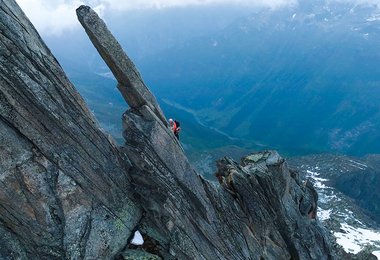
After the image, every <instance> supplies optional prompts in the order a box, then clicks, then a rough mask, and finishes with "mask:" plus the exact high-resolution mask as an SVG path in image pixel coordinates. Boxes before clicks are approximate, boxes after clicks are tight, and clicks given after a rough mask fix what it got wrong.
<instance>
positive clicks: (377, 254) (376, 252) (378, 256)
mask: <svg viewBox="0 0 380 260" xmlns="http://www.w3.org/2000/svg"><path fill="white" fill-rule="evenodd" d="M372 254H373V255H375V256H376V257H377V259H380V251H373V252H372Z"/></svg>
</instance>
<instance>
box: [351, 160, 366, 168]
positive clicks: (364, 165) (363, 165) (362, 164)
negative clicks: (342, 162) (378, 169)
mask: <svg viewBox="0 0 380 260" xmlns="http://www.w3.org/2000/svg"><path fill="white" fill-rule="evenodd" d="M349 161H350V162H352V163H354V164H357V165H360V166H362V167H364V168H368V166H367V165H366V164H364V163H360V162H357V161H354V160H349Z"/></svg>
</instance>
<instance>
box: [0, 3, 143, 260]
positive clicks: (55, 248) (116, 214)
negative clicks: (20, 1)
mask: <svg viewBox="0 0 380 260" xmlns="http://www.w3.org/2000/svg"><path fill="white" fill-rule="evenodd" d="M0 32H1V37H0V132H1V136H0V139H1V141H0V180H1V181H0V258H5V259H7V258H24V259H28V258H48V259H52V258H61V259H62V258H74V259H77V258H92V259H94V258H109V257H111V256H113V255H115V254H116V253H117V252H118V251H120V250H121V248H123V247H124V246H125V244H126V239H127V238H128V236H129V234H130V232H131V230H132V229H133V228H134V226H135V224H136V223H137V222H138V221H139V219H140V217H141V210H140V207H139V206H137V205H135V203H134V202H133V201H132V199H131V195H132V192H131V188H130V177H129V174H127V172H128V171H129V169H130V168H131V164H130V162H129V161H128V159H127V158H126V157H125V156H123V155H122V154H120V153H119V152H118V150H117V147H116V146H115V145H114V144H113V142H111V141H110V140H109V139H108V138H107V136H106V135H105V134H104V133H102V132H101V131H100V130H99V126H98V124H97V123H96V121H95V119H94V118H93V116H92V115H91V113H90V111H89V110H88V108H87V107H86V105H85V104H84V102H83V100H82V98H81V97H80V95H79V94H78V92H77V91H76V90H75V89H74V87H73V85H72V84H71V83H70V82H69V80H68V79H67V77H66V75H65V74H64V72H63V71H62V68H61V67H60V65H59V64H58V62H57V61H56V60H55V58H54V57H53V56H52V54H51V53H50V51H49V49H48V48H47V47H46V46H45V44H44V43H43V42H42V40H41V38H40V37H39V35H38V33H37V32H36V31H35V29H34V27H33V25H32V24H31V23H30V22H29V21H28V20H27V18H26V17H25V15H24V14H23V12H22V11H21V9H20V8H19V7H18V6H17V5H16V3H15V2H14V1H1V2H0Z"/></svg>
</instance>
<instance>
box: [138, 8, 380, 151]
mask: <svg viewBox="0 0 380 260" xmlns="http://www.w3.org/2000/svg"><path fill="white" fill-rule="evenodd" d="M378 14H379V10H378V9H377V7H376V6H374V5H358V4H356V5H354V4H348V3H342V2H335V1H317V2H315V1H313V4H311V3H310V2H309V1H302V2H300V4H299V5H298V6H296V7H291V8H285V9H279V10H263V11H260V12H257V13H255V14H252V15H250V16H248V17H246V18H242V19H239V20H237V21H236V22H234V23H233V24H231V25H230V26H228V27H227V28H226V29H224V30H222V31H221V32H219V33H216V34H214V35H213V36H209V37H203V38H201V39H195V40H192V41H188V42H187V44H185V45H184V46H181V47H178V48H175V47H174V48H171V49H169V50H167V51H164V52H162V53H161V54H156V55H152V56H150V57H148V58H146V59H145V60H144V61H142V65H141V68H142V71H143V72H145V74H146V75H147V82H149V84H150V85H151V86H153V88H154V89H157V90H159V97H163V98H166V99H175V100H176V101H177V102H178V103H180V104H181V105H183V106H184V107H189V108H191V109H193V110H195V111H196V113H197V115H198V117H199V118H201V119H202V120H203V121H204V122H205V123H207V124H210V125H211V126H213V127H216V128H218V129H220V130H222V131H223V132H226V133H228V134H230V135H232V136H235V137H240V138H248V139H251V140H252V139H253V140H256V141H260V142H262V143H265V144H267V145H269V146H277V147H279V148H283V149H287V150H288V151H291V152H294V153H296V154H297V153H298V154H303V153H310V152H314V153H315V152H326V151H337V152H344V153H349V154H355V155H363V154H366V153H376V152H380V151H379V149H380V133H379V131H378V129H379V126H380V105H379V103H378V98H379V97H380V69H379V66H378V64H379V62H380V52H379V51H378V44H377V43H378V42H379V40H380V21H379V20H378V17H379V16H378ZM157 64H161V65H160V66H157Z"/></svg>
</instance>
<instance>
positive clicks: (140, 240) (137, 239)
mask: <svg viewBox="0 0 380 260" xmlns="http://www.w3.org/2000/svg"><path fill="white" fill-rule="evenodd" d="M131 244H132V245H135V246H141V245H143V244H144V239H143V237H142V235H141V233H140V231H138V230H137V231H136V232H135V235H134V236H133V239H132V241H131Z"/></svg>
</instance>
